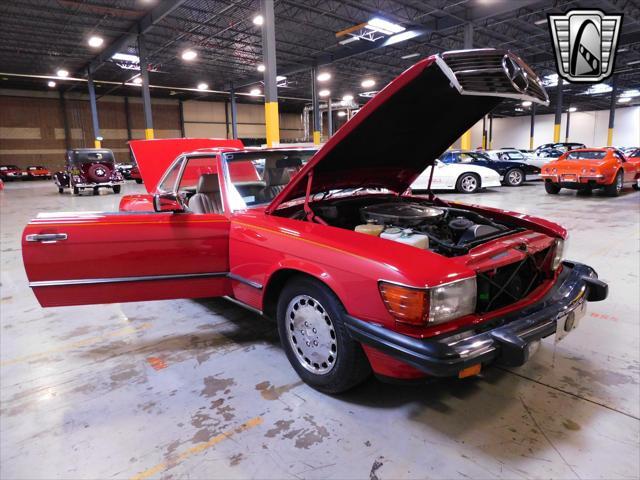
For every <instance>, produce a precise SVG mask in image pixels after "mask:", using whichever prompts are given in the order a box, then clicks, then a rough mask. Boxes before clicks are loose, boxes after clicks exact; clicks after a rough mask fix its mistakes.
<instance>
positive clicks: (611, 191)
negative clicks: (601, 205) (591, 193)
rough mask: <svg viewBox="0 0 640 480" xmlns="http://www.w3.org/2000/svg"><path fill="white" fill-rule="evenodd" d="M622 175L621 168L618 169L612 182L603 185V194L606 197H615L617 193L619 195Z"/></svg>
mask: <svg viewBox="0 0 640 480" xmlns="http://www.w3.org/2000/svg"><path fill="white" fill-rule="evenodd" d="M623 175H624V173H623V172H622V170H618V173H616V176H615V178H614V179H613V182H611V183H610V184H609V185H605V187H604V194H605V195H606V196H607V197H617V196H618V195H620V192H621V191H622V182H623Z"/></svg>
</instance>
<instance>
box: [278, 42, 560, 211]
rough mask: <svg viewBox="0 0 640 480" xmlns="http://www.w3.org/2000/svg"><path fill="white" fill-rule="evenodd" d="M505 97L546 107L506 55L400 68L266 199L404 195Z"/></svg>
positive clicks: (454, 56) (464, 56)
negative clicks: (381, 192)
mask: <svg viewBox="0 0 640 480" xmlns="http://www.w3.org/2000/svg"><path fill="white" fill-rule="evenodd" d="M504 98H514V99H518V100H520V101H522V100H530V101H532V102H536V103H541V104H545V105H548V103H549V98H548V96H547V93H546V92H545V90H544V88H543V87H542V83H541V81H540V79H539V78H538V77H537V75H536V74H535V73H534V72H533V70H531V68H530V67H529V66H528V65H526V64H525V63H524V62H523V61H522V60H521V59H520V58H519V57H518V56H516V55H514V54H513V53H511V52H509V51H506V50H495V49H482V50H460V51H453V52H445V53H443V54H441V55H434V56H431V57H428V58H425V59H424V60H421V61H420V62H418V63H416V64H415V65H413V66H412V67H410V68H409V69H407V70H405V71H404V72H403V73H402V74H400V75H399V76H398V77H397V78H396V79H395V80H393V81H392V82H391V83H389V84H388V85H387V86H386V87H385V88H383V89H382V90H381V91H380V92H379V93H378V94H377V95H376V96H375V97H373V99H371V100H370V101H369V102H368V103H367V104H366V105H365V106H364V107H362V109H360V111H359V112H358V113H357V114H356V115H355V116H354V117H353V118H352V119H351V120H349V121H348V122H347V123H346V124H345V125H343V126H342V127H341V128H340V129H339V130H338V131H337V132H336V133H335V135H333V136H332V137H331V138H330V139H329V141H328V142H327V143H326V144H325V145H324V146H323V147H322V148H321V149H320V150H318V152H317V153H316V154H315V155H314V156H313V157H312V158H311V160H310V161H309V162H308V163H307V164H306V165H305V167H304V168H303V169H302V170H301V171H300V173H299V174H298V175H296V177H295V178H294V179H293V180H292V181H291V182H290V183H289V184H288V185H287V186H286V187H285V189H284V190H283V191H282V192H281V193H280V194H279V195H278V196H277V197H276V198H275V199H274V200H273V202H271V204H270V205H269V207H268V208H267V212H272V211H273V210H275V209H276V208H278V206H279V205H281V204H282V203H283V202H287V201H290V200H294V199H296V198H300V197H304V195H305V192H306V189H307V186H308V179H309V176H310V175H309V174H310V173H312V177H313V178H312V181H311V187H310V193H311V194H314V193H320V192H327V191H330V190H337V189H344V188H358V187H370V188H386V189H389V190H392V191H394V192H398V193H401V192H404V191H405V190H407V188H409V186H410V185H411V183H412V182H413V181H414V180H415V179H416V178H417V177H418V175H420V173H422V172H423V171H424V170H425V168H427V167H428V166H429V165H433V163H434V161H435V159H436V158H438V157H439V156H440V155H441V154H442V153H443V152H444V151H445V150H446V149H447V148H448V147H449V146H450V145H451V144H453V142H455V141H456V139H457V138H459V137H460V136H461V135H462V134H463V133H464V132H465V131H467V130H468V129H469V128H471V127H472V126H473V125H474V124H475V123H476V122H477V121H478V120H480V119H481V118H482V117H483V116H484V115H486V114H487V113H489V112H490V111H491V110H493V108H494V107H495V106H496V105H498V104H499V103H500V102H501V101H502V100H503V99H504Z"/></svg>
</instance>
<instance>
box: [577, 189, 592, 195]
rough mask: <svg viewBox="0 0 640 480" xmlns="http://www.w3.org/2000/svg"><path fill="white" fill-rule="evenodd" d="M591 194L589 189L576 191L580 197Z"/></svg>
mask: <svg viewBox="0 0 640 480" xmlns="http://www.w3.org/2000/svg"><path fill="white" fill-rule="evenodd" d="M592 193H593V190H592V188H591V187H585V188H581V189H580V190H578V195H582V196H589V195H591V194H592Z"/></svg>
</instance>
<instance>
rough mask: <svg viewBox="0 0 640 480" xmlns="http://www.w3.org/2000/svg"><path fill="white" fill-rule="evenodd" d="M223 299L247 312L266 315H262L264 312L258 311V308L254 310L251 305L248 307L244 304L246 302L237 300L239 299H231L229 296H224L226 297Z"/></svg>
mask: <svg viewBox="0 0 640 480" xmlns="http://www.w3.org/2000/svg"><path fill="white" fill-rule="evenodd" d="M222 298H224V299H225V300H229V301H230V302H231V303H235V304H236V305H238V306H239V307H242V308H246V309H247V310H250V311H252V312H253V313H257V314H258V315H264V314H263V313H262V310H258V309H257V308H254V307H252V306H251V305H248V304H246V303H244V302H241V301H240V300H237V299H235V298H233V297H229V296H226V295H225V296H224V297H222Z"/></svg>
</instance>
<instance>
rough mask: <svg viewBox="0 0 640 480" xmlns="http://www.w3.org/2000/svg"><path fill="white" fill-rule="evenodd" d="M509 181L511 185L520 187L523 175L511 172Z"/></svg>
mask: <svg viewBox="0 0 640 480" xmlns="http://www.w3.org/2000/svg"><path fill="white" fill-rule="evenodd" d="M508 180H509V183H510V184H511V185H519V184H520V183H521V182H522V174H521V173H520V172H519V171H518V170H512V171H510V172H509V177H508Z"/></svg>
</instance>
